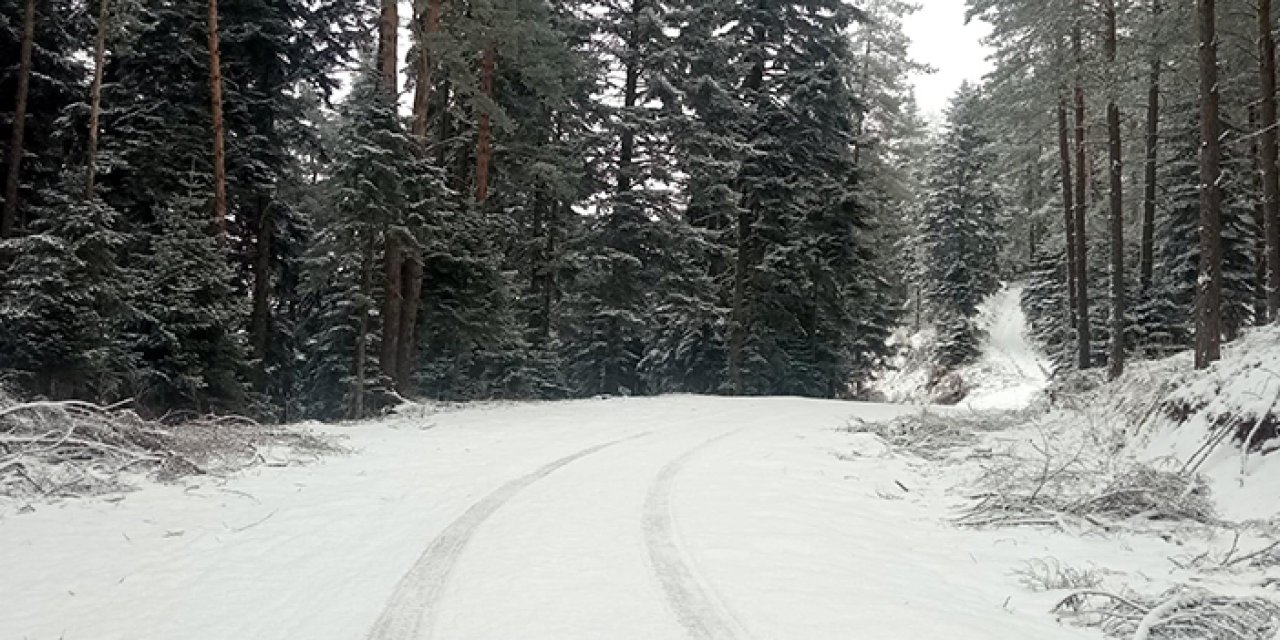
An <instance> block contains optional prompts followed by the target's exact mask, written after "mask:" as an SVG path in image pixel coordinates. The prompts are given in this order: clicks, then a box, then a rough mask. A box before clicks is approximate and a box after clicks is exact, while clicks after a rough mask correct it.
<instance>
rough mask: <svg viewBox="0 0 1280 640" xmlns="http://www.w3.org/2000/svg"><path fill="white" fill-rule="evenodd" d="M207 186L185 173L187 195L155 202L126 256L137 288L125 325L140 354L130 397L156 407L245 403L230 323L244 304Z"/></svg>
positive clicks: (221, 408)
mask: <svg viewBox="0 0 1280 640" xmlns="http://www.w3.org/2000/svg"><path fill="white" fill-rule="evenodd" d="M209 185H210V183H209V176H208V174H203V175H201V174H193V175H192V176H191V181H190V183H189V184H188V187H187V189H188V194H189V195H178V196H174V197H172V198H171V199H170V200H169V201H167V202H161V203H158V204H157V206H156V207H155V209H153V210H152V213H153V214H154V215H155V216H156V217H157V218H158V219H157V220H156V221H155V222H154V223H153V224H152V225H151V228H150V232H149V233H148V234H147V236H146V240H145V244H144V245H143V246H142V247H139V248H137V254H136V256H135V257H134V261H135V262H134V263H133V266H134V267H135V268H136V269H137V276H136V277H137V278H138V281H139V289H138V292H137V294H136V295H135V297H134V299H133V301H132V304H133V307H134V311H133V314H131V318H130V323H129V326H128V327H127V329H126V335H127V336H128V338H129V339H130V340H131V342H132V346H133V349H134V351H135V353H136V354H137V355H138V358H139V359H140V361H141V368H140V370H138V371H137V373H136V378H135V379H134V380H133V384H134V386H135V389H136V391H135V393H134V397H135V398H137V400H138V402H139V403H141V404H142V406H145V407H151V408H153V409H156V410H161V409H166V408H184V409H191V410H195V411H201V412H207V411H212V412H236V411H245V410H247V409H248V408H249V398H248V388H247V386H246V385H245V383H244V375H245V373H246V372H245V370H244V366H245V361H246V358H245V345H244V342H243V336H242V335H241V334H240V332H239V331H237V328H236V327H237V323H238V321H239V319H240V318H241V317H243V312H244V309H243V305H242V301H241V299H238V298H236V297H235V296H234V295H232V294H233V287H234V282H235V277H234V275H233V271H232V268H231V260H230V255H229V254H228V252H227V248H226V246H225V244H224V243H222V242H221V241H220V240H219V239H218V238H217V237H216V236H214V235H212V234H211V233H210V230H209V213H208V211H209V210H208V202H209V200H208V197H207V195H206V194H208V193H210V190H209Z"/></svg>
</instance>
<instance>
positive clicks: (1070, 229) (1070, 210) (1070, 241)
mask: <svg viewBox="0 0 1280 640" xmlns="http://www.w3.org/2000/svg"><path fill="white" fill-rule="evenodd" d="M1070 135H1071V134H1070V131H1069V128H1068V125H1067V98H1066V97H1065V96H1059V97H1058V165H1059V173H1061V174H1062V212H1063V217H1062V226H1063V229H1064V230H1065V232H1066V239H1067V269H1066V271H1067V317H1068V319H1069V320H1070V326H1072V327H1074V326H1076V286H1077V285H1076V227H1075V216H1074V213H1075V197H1074V196H1075V194H1074V193H1073V192H1072V189H1073V184H1072V181H1071V140H1070Z"/></svg>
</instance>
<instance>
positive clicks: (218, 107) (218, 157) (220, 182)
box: [209, 0, 227, 235]
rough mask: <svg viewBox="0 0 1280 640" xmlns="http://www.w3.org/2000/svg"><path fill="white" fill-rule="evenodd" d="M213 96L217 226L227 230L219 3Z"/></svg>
mask: <svg viewBox="0 0 1280 640" xmlns="http://www.w3.org/2000/svg"><path fill="white" fill-rule="evenodd" d="M209 95H210V96H211V100H210V113H211V114H212V116H213V226H214V229H215V230H216V231H217V232H218V235H223V234H225V233H226V230H227V147H226V129H225V127H224V125H223V122H222V48H221V44H220V41H219V36H218V0H209Z"/></svg>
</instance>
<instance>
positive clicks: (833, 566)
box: [0, 396, 1169, 640]
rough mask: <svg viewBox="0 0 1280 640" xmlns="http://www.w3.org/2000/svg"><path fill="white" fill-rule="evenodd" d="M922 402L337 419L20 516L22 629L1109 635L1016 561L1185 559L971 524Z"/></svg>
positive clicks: (75, 639) (214, 634)
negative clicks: (1065, 616)
mask: <svg viewBox="0 0 1280 640" xmlns="http://www.w3.org/2000/svg"><path fill="white" fill-rule="evenodd" d="M908 410H909V409H908V408H906V407H899V406H890V405H871V404H856V403H844V402H822V401H806V400H796V399H726V398H702V397H681V396H677V397H662V398H651V399H620V400H608V401H580V402H566V403H545V404H513V405H493V406H479V407H471V408H466V409H462V410H454V411H448V412H440V413H436V414H434V415H431V416H423V415H419V416H417V417H402V418H394V419H390V420H387V421H383V422H374V423H365V424H359V425H352V426H347V427H340V428H332V429H331V430H332V431H333V432H336V433H341V434H343V435H345V436H346V437H347V438H348V439H349V445H351V446H352V447H355V448H357V449H359V450H360V452H359V453H357V454H354V455H350V456H345V457H337V458H332V459H329V460H326V461H324V462H322V463H318V464H315V465H313V466H309V467H302V468H264V469H259V470H256V471H253V472H251V473H248V474H244V475H241V476H238V477H233V478H227V479H222V480H219V479H212V478H204V479H194V480H191V481H189V482H187V483H186V484H184V485H179V486H149V487H146V488H144V489H142V490H140V491H138V492H136V493H132V494H129V495H128V496H123V497H119V498H112V499H89V500H82V501H72V502H66V503H62V504H57V505H35V506H34V510H28V509H21V508H19V507H20V505H13V504H8V505H0V567H3V574H2V575H3V579H0V603H3V604H2V605H0V606H2V608H0V638H27V639H30V640H43V639H49V640H52V639H55V638H60V639H65V640H81V639H94V640H114V639H121V640H123V639H129V640H146V639H152V638H154V639H171V638H184V639H186V640H202V639H208V640H225V639H227V638H253V639H255V640H270V639H274V638H280V639H286V638H288V639H293V638H308V639H311V640H323V639H333V640H350V639H354V638H385V639H389V638H401V639H418V638H444V639H449V640H466V639H505V638H521V639H522V640H525V639H543V638H545V639H549V640H550V639H555V640H563V639H574V638H582V639H596V638H610V639H620V640H625V639H630V638H635V639H641V638H646V639H651V638H658V639H666V638H671V639H678V638H739V639H743V640H745V639H748V638H757V639H761V640H763V639H766V638H779V639H784V640H790V639H806V640H807V639H813V640H823V639H827V638H830V639H836V638H847V637H850V634H852V633H856V634H857V635H858V636H859V637H868V638H884V639H893V638H902V639H904V640H907V639H914V638H925V637H947V638H956V639H963V638H971V639H974V640H979V639H981V640H1006V639H1007V640H1025V639H1026V638H1038V639H1043V640H1053V639H1057V638H1063V639H1065V638H1089V637H1095V636H1093V635H1092V634H1091V633H1089V632H1086V631H1083V630H1078V629H1073V628H1068V627H1062V626H1059V625H1058V624H1057V623H1056V622H1055V621H1054V620H1053V619H1052V618H1051V617H1049V616H1047V615H1045V612H1046V611H1047V609H1048V607H1049V604H1050V601H1051V600H1052V598H1050V597H1049V596H1047V595H1045V594H1035V593H1031V592H1029V591H1027V590H1025V589H1023V588H1022V587H1021V586H1020V585H1019V584H1018V580H1017V578H1016V577H1015V576H1013V575H1011V574H1010V570H1011V569H1014V568H1017V567H1018V566H1020V565H1021V563H1022V562H1024V561H1025V559H1026V558H1028V557H1031V556H1037V555H1055V556H1058V557H1064V558H1086V557H1089V558H1093V557H1097V558H1102V559H1105V558H1108V557H1114V556H1118V555H1124V556H1125V557H1132V556H1134V555H1135V554H1136V555H1137V556H1140V557H1142V558H1147V557H1151V558H1156V557H1163V555H1165V554H1167V553H1168V552H1169V549H1168V548H1166V547H1167V546H1168V545H1167V544H1166V543H1163V542H1160V541H1157V542H1151V541H1131V542H1126V546H1127V547H1131V548H1132V550H1129V551H1125V550H1123V549H1121V548H1120V547H1117V546H1116V545H1115V544H1112V543H1110V542H1106V541H1099V540H1082V539H1077V538H1073V537H1070V536H1065V535H1060V534H1052V535H1046V534H1045V533H1042V532H1037V531H1032V530H1024V531H993V532H978V531H962V530H957V529H954V528H952V527H951V526H950V525H949V524H948V522H947V518H948V516H949V515H950V514H951V512H952V509H953V508H954V507H955V506H956V505H957V499H956V498H955V497H953V496H952V495H950V494H949V493H948V492H949V490H950V489H951V487H952V486H953V483H954V482H955V475H954V474H952V473H949V472H947V471H945V470H943V469H941V468H939V467H936V466H932V465H926V464H923V463H922V462H921V461H919V460H918V459H915V458H912V457H903V456H899V455H896V454H889V453H888V452H886V450H885V448H884V445H883V444H881V443H880V442H878V441H876V440H875V439H874V438H870V437H868V436H866V434H861V435H851V434H848V433H842V432H839V431H838V430H837V428H838V427H841V426H842V425H844V424H846V423H847V422H848V420H849V419H850V418H853V417H857V418H860V419H864V420H880V419H887V418H890V417H893V416H896V415H900V414H902V413H903V412H904V411H908Z"/></svg>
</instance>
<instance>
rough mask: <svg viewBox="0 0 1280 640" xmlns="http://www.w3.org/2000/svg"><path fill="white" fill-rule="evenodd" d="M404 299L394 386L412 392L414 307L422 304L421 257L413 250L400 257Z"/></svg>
mask: <svg viewBox="0 0 1280 640" xmlns="http://www.w3.org/2000/svg"><path fill="white" fill-rule="evenodd" d="M403 262H404V266H403V273H402V275H401V277H400V281H401V283H402V286H403V287H404V300H403V301H402V302H401V305H400V339H399V340H398V341H397V346H398V348H399V349H400V351H399V353H397V354H396V386H397V388H399V389H400V393H401V394H404V395H409V394H412V393H413V391H414V389H413V369H414V365H415V364H417V359H418V353H417V352H418V309H419V307H421V306H422V256H421V252H419V251H418V250H417V249H414V250H413V251H412V253H411V254H406V255H405V256H404V261H403Z"/></svg>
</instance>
